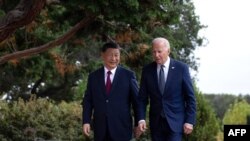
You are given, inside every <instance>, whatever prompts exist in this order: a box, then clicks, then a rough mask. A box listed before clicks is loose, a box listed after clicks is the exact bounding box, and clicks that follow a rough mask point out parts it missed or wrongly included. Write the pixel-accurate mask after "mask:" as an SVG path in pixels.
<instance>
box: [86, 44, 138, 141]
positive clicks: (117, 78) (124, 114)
mask: <svg viewBox="0 0 250 141" xmlns="http://www.w3.org/2000/svg"><path fill="white" fill-rule="evenodd" d="M101 57H102V60H103V63H104V66H103V67H101V68H99V69H98V70H96V71H94V72H92V73H90V74H89V77H88V84H87V90H86V92H85V96H84V98H83V133H84V135H86V136H89V135H90V130H91V129H90V127H91V126H90V123H91V120H93V128H94V129H93V130H94V140H95V141H129V140H131V139H132V132H133V119H132V114H131V106H132V107H133V111H134V114H135V115H137V112H136V108H137V107H136V106H137V104H138V103H137V102H138V99H137V98H138V97H137V96H138V90H139V88H138V84H137V81H136V77H135V74H134V72H132V71H130V70H127V69H125V68H123V67H121V66H119V63H120V48H119V46H118V44H116V43H112V42H109V43H106V44H104V45H103V47H102V53H101ZM92 114H93V119H92ZM135 117H136V116H135ZM134 122H135V124H136V125H137V123H138V120H137V119H136V118H134Z"/></svg>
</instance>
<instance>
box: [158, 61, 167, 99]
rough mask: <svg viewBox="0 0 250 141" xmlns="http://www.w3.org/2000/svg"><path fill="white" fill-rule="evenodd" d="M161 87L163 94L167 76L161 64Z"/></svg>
mask: <svg viewBox="0 0 250 141" xmlns="http://www.w3.org/2000/svg"><path fill="white" fill-rule="evenodd" d="M158 85H159V89H160V91H161V94H163V93H164V88H165V76H164V66H163V65H161V68H160V72H159V82H158Z"/></svg>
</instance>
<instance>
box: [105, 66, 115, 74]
mask: <svg viewBox="0 0 250 141" xmlns="http://www.w3.org/2000/svg"><path fill="white" fill-rule="evenodd" d="M116 69H117V67H115V68H114V69H112V70H108V69H107V68H106V67H104V71H105V74H107V72H108V71H111V73H112V74H115V71H116Z"/></svg>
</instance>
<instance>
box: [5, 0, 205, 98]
mask: <svg viewBox="0 0 250 141" xmlns="http://www.w3.org/2000/svg"><path fill="white" fill-rule="evenodd" d="M0 6H1V9H0V34H1V42H0V56H1V57H0V65H1V69H0V77H1V79H0V94H1V93H2V94H4V93H8V94H16V93H19V94H21V95H23V96H25V95H27V94H30V93H36V94H37V95H39V96H50V97H51V98H54V99H57V100H61V99H67V100H74V97H79V96H75V93H76V91H75V87H76V86H77V85H78V84H79V83H78V81H79V80H80V79H82V78H83V79H84V80H85V79H86V75H85V74H86V73H88V72H89V71H92V70H93V69H94V68H96V67H98V66H100V64H101V63H100V60H99V48H100V46H101V45H102V44H103V42H105V41H108V40H113V41H115V42H117V43H119V44H120V46H121V47H122V49H123V50H122V53H123V58H122V65H124V66H127V67H130V68H132V69H134V70H135V71H136V72H137V73H138V74H139V72H140V69H141V67H142V66H143V65H144V64H146V63H148V62H149V61H151V60H152V59H151V55H150V50H149V46H150V42H151V40H152V39H153V38H155V37H158V36H162V37H166V38H168V39H169V41H170V43H171V56H172V57H173V58H176V59H179V60H182V61H184V62H186V63H188V64H189V65H190V66H191V68H192V69H194V70H197V66H198V64H197V62H196V60H197V58H196V57H195V55H194V53H193V51H194V50H195V48H196V47H198V46H200V45H202V42H203V38H201V37H199V36H198V32H199V30H200V29H202V28H204V26H203V25H201V24H200V22H199V18H198V17H197V16H196V15H195V13H194V6H193V3H192V2H190V1H189V0H154V1H153V0H115V1H110V0H84V1H79V0H60V1H59V0H46V1H45V0H33V1H27V0H20V1H18V0H8V1H7V0H2V1H1V4H0Z"/></svg>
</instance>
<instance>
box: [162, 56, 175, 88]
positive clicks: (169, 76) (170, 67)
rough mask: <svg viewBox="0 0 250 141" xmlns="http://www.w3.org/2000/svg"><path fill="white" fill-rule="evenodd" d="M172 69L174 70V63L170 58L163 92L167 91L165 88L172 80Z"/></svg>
mask: <svg viewBox="0 0 250 141" xmlns="http://www.w3.org/2000/svg"><path fill="white" fill-rule="evenodd" d="M174 71H175V64H174V61H173V60H172V59H170V64H169V68H168V76H167V81H166V84H165V89H164V93H165V92H167V89H168V87H169V85H170V84H171V81H172V80H173V76H174V75H173V73H174Z"/></svg>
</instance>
